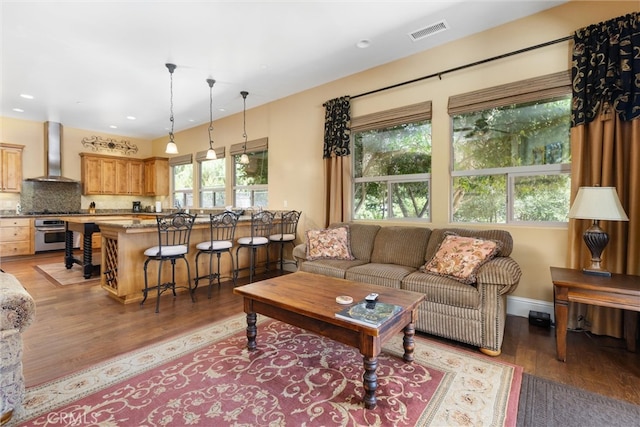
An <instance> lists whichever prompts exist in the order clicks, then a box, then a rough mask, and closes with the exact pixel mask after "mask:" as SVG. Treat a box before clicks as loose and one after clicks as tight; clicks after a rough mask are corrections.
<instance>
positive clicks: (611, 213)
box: [569, 187, 629, 221]
mask: <svg viewBox="0 0 640 427" xmlns="http://www.w3.org/2000/svg"><path fill="white" fill-rule="evenodd" d="M569 218H578V219H593V220H605V221H629V217H627V214H626V213H625V211H624V209H623V208H622V204H620V199H619V198H618V193H617V192H616V189H615V187H580V189H579V190H578V194H577V195H576V199H575V200H574V201H573V206H571V209H570V210H569Z"/></svg>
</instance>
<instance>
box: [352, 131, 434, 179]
mask: <svg viewBox="0 0 640 427" xmlns="http://www.w3.org/2000/svg"><path fill="white" fill-rule="evenodd" d="M354 167H355V170H354V173H355V175H354V176H355V177H356V178H361V177H375V176H389V175H408V174H419V173H430V172H431V122H429V121H426V122H420V123H408V124H404V125H400V126H394V127H390V128H386V129H376V130H370V131H365V132H358V133H356V134H355V136H354Z"/></svg>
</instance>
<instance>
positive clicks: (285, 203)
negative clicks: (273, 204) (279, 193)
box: [283, 200, 289, 208]
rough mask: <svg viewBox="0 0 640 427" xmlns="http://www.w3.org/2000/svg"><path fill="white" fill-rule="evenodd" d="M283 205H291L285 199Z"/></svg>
mask: <svg viewBox="0 0 640 427" xmlns="http://www.w3.org/2000/svg"><path fill="white" fill-rule="evenodd" d="M283 205H284V207H285V208H286V207H287V206H288V205H289V203H287V201H286V200H285V201H284V203H283Z"/></svg>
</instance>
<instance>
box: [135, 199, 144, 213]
mask: <svg viewBox="0 0 640 427" xmlns="http://www.w3.org/2000/svg"><path fill="white" fill-rule="evenodd" d="M133 212H135V213H137V212H142V205H141V204H140V202H133Z"/></svg>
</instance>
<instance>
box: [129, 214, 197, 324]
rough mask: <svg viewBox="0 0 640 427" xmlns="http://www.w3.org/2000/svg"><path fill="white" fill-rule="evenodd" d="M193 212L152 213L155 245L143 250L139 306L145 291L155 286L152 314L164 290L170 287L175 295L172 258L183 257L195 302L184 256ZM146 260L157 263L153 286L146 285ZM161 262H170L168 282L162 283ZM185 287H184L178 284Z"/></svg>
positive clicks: (147, 262) (158, 307)
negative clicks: (155, 296)
mask: <svg viewBox="0 0 640 427" xmlns="http://www.w3.org/2000/svg"><path fill="white" fill-rule="evenodd" d="M196 216H197V215H190V214H188V213H186V212H176V213H172V214H168V215H156V220H157V224H158V245H157V246H153V247H151V248H149V249H147V250H145V251H144V254H145V255H146V256H147V259H146V261H145V262H144V289H143V290H142V293H143V295H144V298H143V299H142V302H141V303H140V305H141V306H142V304H144V302H145V301H146V299H147V294H148V293H149V291H150V290H151V289H154V288H155V289H157V291H158V298H157V300H156V313H158V312H159V311H160V295H162V294H163V293H164V292H165V291H166V290H168V289H171V290H172V292H173V296H174V297H175V296H176V260H178V259H183V260H184V262H185V263H186V264H187V283H188V289H189V294H190V295H191V301H192V302H195V299H194V298H193V293H192V291H191V271H190V269H189V261H188V260H187V258H186V257H185V255H186V254H187V253H188V252H189V239H190V237H191V228H192V227H193V223H194V222H195V219H196ZM150 261H160V263H159V264H158V282H157V285H156V286H152V287H151V288H149V284H148V279H147V266H148V265H149V262H150ZM165 261H170V262H171V281H170V282H164V283H163V282H162V264H163V263H164V262H165ZM181 287H185V288H186V286H181Z"/></svg>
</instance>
